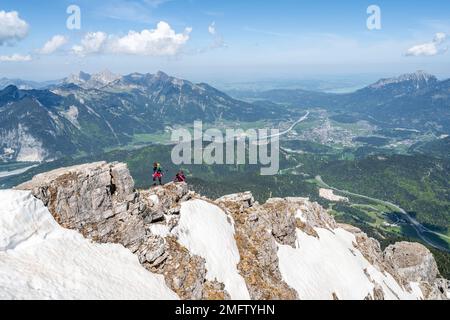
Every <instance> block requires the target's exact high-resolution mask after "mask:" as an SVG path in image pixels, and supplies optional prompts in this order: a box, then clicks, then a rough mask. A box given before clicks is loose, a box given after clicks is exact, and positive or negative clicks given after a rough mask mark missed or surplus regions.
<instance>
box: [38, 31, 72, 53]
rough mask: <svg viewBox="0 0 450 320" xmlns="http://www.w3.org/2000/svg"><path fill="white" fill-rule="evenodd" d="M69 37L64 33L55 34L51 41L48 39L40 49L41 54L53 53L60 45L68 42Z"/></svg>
mask: <svg viewBox="0 0 450 320" xmlns="http://www.w3.org/2000/svg"><path fill="white" fill-rule="evenodd" d="M67 41H68V39H67V38H66V37H65V36H62V35H59V34H58V35H56V36H53V37H52V38H51V39H50V40H49V41H47V42H46V43H45V44H44V46H43V47H42V49H40V50H38V52H39V53H40V54H52V53H53V52H55V51H56V50H58V49H59V48H60V47H62V46H63V45H65V44H66V43H67Z"/></svg>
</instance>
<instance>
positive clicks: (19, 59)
mask: <svg viewBox="0 0 450 320" xmlns="http://www.w3.org/2000/svg"><path fill="white" fill-rule="evenodd" d="M31 60H32V58H31V56H30V55H21V54H13V55H10V56H0V62H26V61H31Z"/></svg>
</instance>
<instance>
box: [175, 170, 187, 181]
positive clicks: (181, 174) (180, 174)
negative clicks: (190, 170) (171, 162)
mask: <svg viewBox="0 0 450 320" xmlns="http://www.w3.org/2000/svg"><path fill="white" fill-rule="evenodd" d="M173 181H174V182H186V176H185V175H184V172H183V171H181V170H180V171H179V172H178V173H177V175H176V176H175V179H174V180H173Z"/></svg>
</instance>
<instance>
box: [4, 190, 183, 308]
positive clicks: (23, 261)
mask: <svg viewBox="0 0 450 320" xmlns="http://www.w3.org/2000/svg"><path fill="white" fill-rule="evenodd" d="M177 298H178V297H177V296H176V294H175V293H174V292H173V291H171V290H170V289H169V288H168V287H167V286H166V284H165V282H164V278H163V277H162V276H160V275H155V274H153V273H151V272H149V271H147V270H145V269H144V268H143V267H142V266H141V265H140V264H139V261H138V258H137V257H136V256H135V255H133V254H132V253H131V252H130V251H128V250H127V249H125V248H124V247H123V246H121V245H115V244H95V243H92V242H91V241H89V240H87V239H85V238H83V236H82V235H81V234H79V233H78V232H75V231H72V230H67V229H64V228H62V227H61V226H59V225H58V224H57V223H56V221H55V220H54V219H53V217H52V215H51V214H50V212H49V211H48V209H47V208H46V207H45V206H44V205H43V203H42V202H41V201H39V200H37V199H36V198H34V197H33V196H32V195H31V193H30V192H27V191H14V190H3V191H0V299H177Z"/></svg>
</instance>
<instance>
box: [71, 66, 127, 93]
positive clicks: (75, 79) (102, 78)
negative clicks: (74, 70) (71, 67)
mask: <svg viewBox="0 0 450 320" xmlns="http://www.w3.org/2000/svg"><path fill="white" fill-rule="evenodd" d="M120 78H121V76H120V75H116V74H114V73H112V72H111V71H109V70H107V69H105V70H103V71H101V72H99V73H95V74H92V75H91V74H89V73H86V72H83V71H80V72H79V73H78V74H72V75H70V76H69V77H67V78H66V79H65V80H64V83H71V84H76V85H78V86H81V87H83V88H88V89H92V88H99V87H102V86H105V85H107V84H110V83H111V82H114V81H116V80H118V79H120Z"/></svg>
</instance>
